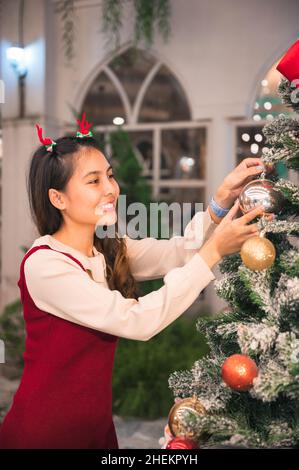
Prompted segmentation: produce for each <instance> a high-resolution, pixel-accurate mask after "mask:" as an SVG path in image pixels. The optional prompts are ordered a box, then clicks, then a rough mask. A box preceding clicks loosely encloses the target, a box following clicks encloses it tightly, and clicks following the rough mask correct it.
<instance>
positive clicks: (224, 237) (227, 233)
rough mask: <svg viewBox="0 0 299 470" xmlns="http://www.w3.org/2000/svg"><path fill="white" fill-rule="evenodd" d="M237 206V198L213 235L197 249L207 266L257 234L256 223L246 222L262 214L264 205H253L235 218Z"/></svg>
mask: <svg viewBox="0 0 299 470" xmlns="http://www.w3.org/2000/svg"><path fill="white" fill-rule="evenodd" d="M239 207H240V205H239V201H238V200H237V201H236V203H235V204H234V205H233V207H232V208H231V209H230V211H229V212H228V213H227V214H226V216H225V217H224V218H223V219H222V221H221V222H220V224H219V225H218V227H217V228H216V229H215V230H214V233H213V235H212V236H211V237H210V238H209V239H208V240H207V242H206V243H205V244H204V245H203V246H202V248H201V249H200V250H199V254H200V255H201V257H202V258H203V259H204V260H205V261H206V263H207V264H208V265H209V267H212V266H213V265H214V264H216V263H217V262H218V261H220V260H221V258H222V257H223V256H226V255H230V254H232V253H236V252H239V251H240V249H241V247H242V245H243V243H244V242H245V241H246V240H248V238H251V237H253V236H257V235H258V234H259V231H258V228H257V224H250V225H248V223H249V222H251V221H252V220H253V219H255V218H256V217H258V216H262V215H263V214H264V212H265V209H264V207H263V206H262V205H261V206H258V207H255V208H254V209H252V210H251V211H249V212H247V214H245V215H242V216H241V217H238V218H235V216H236V214H237V212H238V210H239Z"/></svg>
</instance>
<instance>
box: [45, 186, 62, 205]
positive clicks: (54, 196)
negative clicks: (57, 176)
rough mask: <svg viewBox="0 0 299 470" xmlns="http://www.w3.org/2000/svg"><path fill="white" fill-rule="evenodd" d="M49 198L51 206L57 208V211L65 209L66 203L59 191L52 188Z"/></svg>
mask: <svg viewBox="0 0 299 470" xmlns="http://www.w3.org/2000/svg"><path fill="white" fill-rule="evenodd" d="M48 196H49V199H50V202H51V204H52V205H53V206H54V207H56V209H60V210H63V209H65V202H64V198H63V195H62V194H61V193H60V192H59V191H57V189H53V188H50V189H49V191H48Z"/></svg>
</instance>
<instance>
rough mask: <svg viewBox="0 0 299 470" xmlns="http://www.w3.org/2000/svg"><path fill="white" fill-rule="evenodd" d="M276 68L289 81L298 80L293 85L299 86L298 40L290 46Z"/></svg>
mask: <svg viewBox="0 0 299 470" xmlns="http://www.w3.org/2000/svg"><path fill="white" fill-rule="evenodd" d="M276 68H277V70H279V72H280V73H281V74H282V75H283V76H284V77H285V78H287V79H288V80H289V82H292V81H293V80H298V83H295V85H296V88H298V87H299V40H298V41H296V42H295V44H293V45H292V46H291V47H290V49H289V50H288V51H287V52H286V54H285V55H284V56H283V58H282V59H281V61H280V62H279V64H278V65H277V67H276Z"/></svg>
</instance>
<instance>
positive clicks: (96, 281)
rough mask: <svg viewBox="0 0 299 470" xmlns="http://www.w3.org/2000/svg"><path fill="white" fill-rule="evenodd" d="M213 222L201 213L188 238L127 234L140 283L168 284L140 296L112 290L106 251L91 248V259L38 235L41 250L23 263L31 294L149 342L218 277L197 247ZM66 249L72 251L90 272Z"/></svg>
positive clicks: (67, 314) (62, 312) (87, 321)
mask: <svg viewBox="0 0 299 470" xmlns="http://www.w3.org/2000/svg"><path fill="white" fill-rule="evenodd" d="M216 226H217V224H215V223H214V222H213V221H212V219H211V217H210V214H209V212H208V210H206V211H205V212H197V213H196V214H195V215H194V217H193V218H192V220H191V221H190V222H189V224H188V225H187V226H186V229H185V231H184V236H174V237H172V238H171V239H169V240H156V239H155V238H151V237H148V238H144V239H142V240H134V239H131V238H129V237H127V236H125V240H126V244H127V254H128V259H129V264H130V268H131V271H132V274H133V276H134V278H135V279H136V280H137V281H143V280H148V279H157V278H162V277H163V276H164V285H163V286H162V287H161V288H160V289H158V290H156V291H153V292H151V293H149V294H147V295H145V296H142V297H139V298H138V300H136V299H132V298H129V299H127V298H125V297H123V296H122V294H121V293H120V292H119V291H117V290H111V289H109V287H108V284H107V281H106V277H105V275H106V265H105V259H104V256H103V254H102V253H100V252H99V251H97V249H96V248H95V246H94V247H93V254H94V256H93V257H87V256H85V255H84V254H83V253H81V252H80V251H78V250H75V249H74V248H72V247H70V246H68V245H66V244H64V243H62V242H60V241H58V240H56V239H55V238H54V237H52V236H51V235H44V236H42V237H39V238H37V239H36V240H35V241H34V243H33V244H32V246H31V247H30V249H31V248H32V247H35V246H38V245H45V244H46V245H49V246H50V248H52V250H37V251H36V252H34V253H32V254H31V255H30V256H29V257H28V258H27V259H26V261H25V263H24V273H25V280H26V285H27V289H28V292H29V294H30V296H31V298H32V300H33V302H34V303H35V305H36V306H37V307H38V308H39V309H41V310H43V311H45V312H48V313H49V314H53V315H56V316H58V317H60V318H63V319H65V320H68V321H71V322H74V323H77V324H79V325H83V326H86V327H89V328H93V329H95V330H99V331H103V332H104V333H109V334H112V335H115V336H119V337H123V338H129V339H136V340H141V341H147V340H149V339H150V338H152V337H153V336H155V335H156V334H157V333H159V332H160V331H162V330H163V329H164V328H166V327H167V326H168V325H169V324H170V323H172V322H173V321H174V320H176V319H177V318H178V317H179V316H180V315H181V314H182V313H184V311H185V310H186V309H187V308H188V307H189V306H190V305H191V304H192V303H193V302H194V301H195V300H196V298H197V297H198V296H199V294H200V292H201V291H202V290H203V289H204V288H205V287H206V286H207V285H208V284H209V283H210V282H211V281H212V280H214V279H215V276H214V274H213V272H212V271H211V269H210V268H209V266H208V265H207V264H206V263H205V261H204V260H203V259H202V258H201V256H200V255H199V254H198V249H199V248H200V246H201V245H202V244H203V242H204V241H205V240H206V239H207V238H208V237H209V236H210V235H211V233H212V232H213V230H214V228H215V227H216ZM53 250H55V251H53ZM62 252H66V253H69V254H71V255H72V256H73V257H74V258H76V259H77V260H78V261H80V262H81V264H82V265H83V266H84V268H85V269H86V270H88V272H85V271H83V269H82V268H81V267H80V266H79V265H78V264H77V263H76V262H75V261H73V260H72V259H70V258H69V257H68V256H65V255H64V254H63V253H62Z"/></svg>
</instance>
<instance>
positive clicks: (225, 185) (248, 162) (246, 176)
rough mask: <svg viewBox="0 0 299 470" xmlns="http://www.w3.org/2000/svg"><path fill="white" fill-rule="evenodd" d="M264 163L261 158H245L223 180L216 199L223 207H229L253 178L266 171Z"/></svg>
mask: <svg viewBox="0 0 299 470" xmlns="http://www.w3.org/2000/svg"><path fill="white" fill-rule="evenodd" d="M264 170H265V168H264V164H263V161H262V160H261V158H244V160H242V162H241V163H240V164H239V165H238V166H237V167H236V168H235V169H234V170H233V171H232V172H231V173H229V174H228V175H227V176H226V178H225V179H224V180H223V182H222V183H221V185H220V186H219V188H218V189H217V191H216V193H215V196H214V199H215V201H216V202H217V204H219V206H221V207H223V209H229V208H230V207H232V205H233V203H234V202H235V200H236V199H237V197H238V196H239V194H240V193H241V191H242V189H243V188H244V186H245V185H246V184H247V183H248V182H249V181H250V180H251V179H252V176H258V175H259V174H260V173H261V172H262V171H264Z"/></svg>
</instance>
